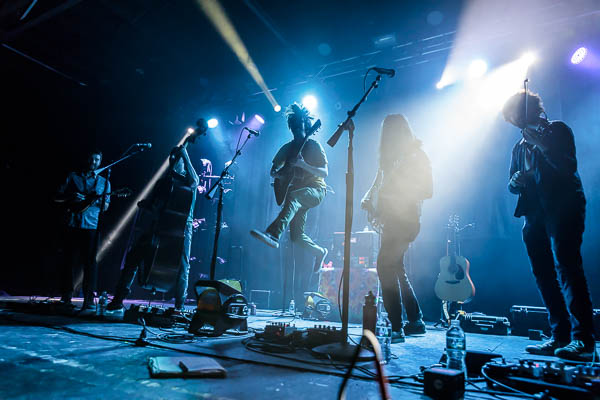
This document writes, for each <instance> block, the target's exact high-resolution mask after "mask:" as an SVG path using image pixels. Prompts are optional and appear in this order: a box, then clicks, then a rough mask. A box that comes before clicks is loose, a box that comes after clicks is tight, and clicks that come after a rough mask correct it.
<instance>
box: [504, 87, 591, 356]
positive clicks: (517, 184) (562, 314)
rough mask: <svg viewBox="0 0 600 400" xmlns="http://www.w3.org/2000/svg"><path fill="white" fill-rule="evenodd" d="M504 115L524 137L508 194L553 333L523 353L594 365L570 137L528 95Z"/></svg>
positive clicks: (516, 98)
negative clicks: (511, 195) (512, 196)
mask: <svg viewBox="0 0 600 400" xmlns="http://www.w3.org/2000/svg"><path fill="white" fill-rule="evenodd" d="M525 99H527V102H526V101H525ZM526 103H527V108H526V107H525V104H526ZM525 110H527V112H525ZM502 112H503V114H504V119H505V120H506V121H508V122H509V123H511V124H512V125H514V126H516V127H518V128H520V129H521V132H522V136H523V137H522V138H521V139H520V140H519V141H518V142H517V143H516V144H515V146H514V148H513V151H512V158H511V164H510V180H509V184H508V189H509V190H510V192H511V193H514V194H517V195H519V199H518V201H517V207H516V210H515V214H514V215H515V217H517V218H518V217H525V225H524V226H523V241H524V242H525V247H526V248H527V253H528V255H529V261H530V263H531V269H532V271H533V275H534V276H535V280H536V283H537V286H538V289H539V291H540V294H541V296H542V299H543V301H544V304H545V305H546V308H547V309H548V321H549V323H550V330H551V332H552V337H551V338H550V340H548V341H546V342H544V343H542V344H539V345H530V346H527V347H526V351H527V352H529V353H532V354H536V355H544V356H553V355H556V356H558V357H561V358H565V359H570V360H576V361H593V360H594V358H595V359H596V360H598V355H597V353H596V351H595V342H594V327H593V319H592V318H593V317H592V315H593V311H592V301H591V298H590V292H589V289H588V285H587V281H586V278H585V274H584V271H583V265H582V259H581V243H582V237H583V231H584V228H585V225H584V222H585V206H586V201H585V195H584V193H583V186H582V184H581V179H580V178H579V173H578V172H577V158H576V155H575V138H574V136H573V131H571V128H569V127H568V126H567V125H566V124H565V123H564V122H562V121H548V119H547V118H546V113H545V112H544V108H543V106H542V99H541V98H540V97H539V96H538V95H537V94H533V93H530V92H529V91H528V92H527V93H526V92H525V91H521V92H519V93H517V94H515V95H513V96H512V97H511V98H510V99H508V101H507V102H506V104H505V105H504V108H503V110H502ZM525 114H527V118H525Z"/></svg>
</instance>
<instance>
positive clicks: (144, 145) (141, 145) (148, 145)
mask: <svg viewBox="0 0 600 400" xmlns="http://www.w3.org/2000/svg"><path fill="white" fill-rule="evenodd" d="M134 146H135V147H137V148H140V149H151V148H152V143H136V144H135V145H134Z"/></svg>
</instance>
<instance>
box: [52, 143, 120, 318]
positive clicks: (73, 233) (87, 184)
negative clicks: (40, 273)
mask: <svg viewBox="0 0 600 400" xmlns="http://www.w3.org/2000/svg"><path fill="white" fill-rule="evenodd" d="M101 162H102V152H101V151H99V150H93V151H91V152H90V153H89V156H88V158H87V163H86V166H85V168H83V169H82V170H81V171H77V172H71V173H69V175H68V176H67V179H66V181H65V182H64V184H63V185H62V186H61V187H60V189H59V191H58V195H57V196H56V197H55V201H56V202H57V203H62V204H64V205H65V206H66V208H67V221H66V225H67V230H66V245H65V248H64V254H65V261H66V262H65V263H64V265H63V270H62V274H61V281H62V282H61V286H62V287H61V302H62V303H63V305H65V306H72V304H71V298H72V297H73V291H74V276H73V275H74V273H75V272H76V271H79V268H80V266H81V265H83V307H82V310H92V309H94V308H95V306H94V291H95V290H96V275H97V274H96V269H97V265H96V254H95V253H94V249H95V240H96V234H97V229H98V217H99V215H100V207H101V204H102V198H101V197H100V198H97V199H96V200H94V201H93V202H92V203H91V204H89V206H87V207H85V208H84V209H83V210H79V209H78V208H79V207H78V206H79V205H80V204H83V203H84V202H86V200H87V199H88V198H89V197H90V196H94V197H99V196H98V195H101V194H103V193H104V189H105V186H106V192H107V193H108V192H110V182H107V181H106V179H105V178H103V177H101V176H99V175H96V174H95V173H94V171H95V170H97V169H98V167H100V163H101ZM92 200H93V197H92ZM109 201H110V198H109V197H108V196H106V201H105V204H104V210H105V211H106V209H108V203H109Z"/></svg>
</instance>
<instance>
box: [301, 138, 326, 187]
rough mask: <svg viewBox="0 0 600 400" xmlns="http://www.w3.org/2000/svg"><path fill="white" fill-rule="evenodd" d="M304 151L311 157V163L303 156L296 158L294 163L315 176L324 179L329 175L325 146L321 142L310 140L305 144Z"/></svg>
mask: <svg viewBox="0 0 600 400" xmlns="http://www.w3.org/2000/svg"><path fill="white" fill-rule="evenodd" d="M302 153H303V154H304V155H306V156H307V158H309V161H310V162H311V164H308V163H307V162H306V161H305V160H304V159H303V158H302V156H299V158H298V159H297V160H295V161H294V162H293V164H292V165H293V166H295V167H299V168H302V169H303V170H305V171H307V172H308V173H310V174H312V175H314V176H318V177H320V178H323V179H324V178H327V175H329V168H327V155H325V150H324V149H323V146H321V145H320V144H319V142H317V141H315V140H309V141H308V142H306V144H305V145H304V150H303V151H302Z"/></svg>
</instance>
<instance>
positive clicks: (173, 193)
mask: <svg viewBox="0 0 600 400" xmlns="http://www.w3.org/2000/svg"><path fill="white" fill-rule="evenodd" d="M200 121H202V124H201V123H200ZM200 121H199V123H198V126H199V127H198V129H196V131H195V132H194V133H192V134H191V135H189V136H188V137H187V138H186V140H185V141H184V143H183V144H182V145H181V146H176V147H174V148H173V150H171V153H170V155H169V169H168V171H167V172H166V173H165V174H164V176H163V177H162V178H161V179H160V180H159V181H158V182H157V183H156V185H155V186H154V188H153V189H152V192H151V194H150V196H149V197H148V198H146V199H144V200H142V201H140V202H139V203H138V207H140V208H141V209H145V210H147V211H148V212H149V213H150V214H151V215H152V219H153V223H152V224H151V227H150V229H148V230H147V231H146V232H144V233H143V234H142V235H141V236H140V237H139V239H138V240H137V241H136V242H135V243H134V244H133V245H132V246H131V248H129V249H128V252H127V257H126V259H125V265H124V267H123V270H121V275H120V277H119V282H118V283H117V287H116V289H115V292H114V298H113V299H112V301H111V302H110V303H109V304H108V306H107V310H108V311H110V312H115V311H120V310H122V309H123V300H124V299H125V298H126V297H127V295H128V294H129V292H130V291H131V285H132V284H133V280H134V278H135V275H136V273H137V272H138V269H139V268H140V266H143V270H142V274H143V277H142V278H141V279H140V281H141V283H142V286H143V287H145V288H147V289H156V290H157V291H163V292H164V291H167V290H169V289H170V288H171V287H172V286H174V287H175V310H178V311H182V310H183V309H184V303H185V299H186V297H187V287H188V274H189V270H190V250H191V245H192V233H193V219H194V218H193V211H194V205H195V203H196V191H197V187H198V184H199V182H200V180H199V178H198V174H197V173H196V170H195V169H194V167H193V165H192V162H191V161H190V157H189V155H188V152H187V149H186V146H187V144H188V143H189V142H194V141H195V139H196V138H197V137H198V136H200V135H204V134H206V131H207V129H208V126H207V125H206V122H205V121H204V120H200Z"/></svg>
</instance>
